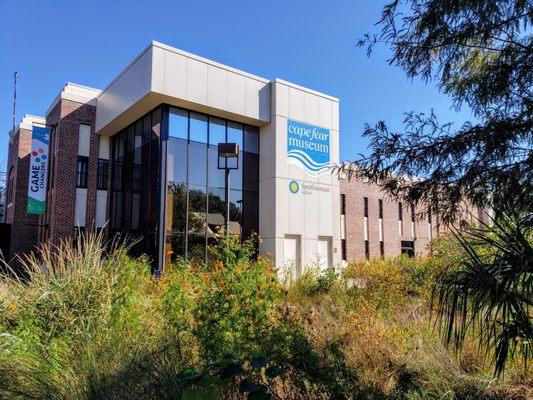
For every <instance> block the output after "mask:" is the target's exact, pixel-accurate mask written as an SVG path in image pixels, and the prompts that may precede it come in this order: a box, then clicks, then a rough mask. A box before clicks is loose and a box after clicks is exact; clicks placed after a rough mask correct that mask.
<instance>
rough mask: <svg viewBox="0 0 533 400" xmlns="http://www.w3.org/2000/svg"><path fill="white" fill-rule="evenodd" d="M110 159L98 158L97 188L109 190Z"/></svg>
mask: <svg viewBox="0 0 533 400" xmlns="http://www.w3.org/2000/svg"><path fill="white" fill-rule="evenodd" d="M108 175H109V160H106V159H105V158H99V159H98V167H97V178H96V190H107V189H108V188H109V179H108V178H109V177H108Z"/></svg>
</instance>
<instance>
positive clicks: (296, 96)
mask: <svg viewBox="0 0 533 400" xmlns="http://www.w3.org/2000/svg"><path fill="white" fill-rule="evenodd" d="M304 96H305V93H304V92H303V91H301V90H298V89H294V88H292V87H291V88H289V118H290V119H294V120H297V121H305V103H304V101H305V100H304Z"/></svg>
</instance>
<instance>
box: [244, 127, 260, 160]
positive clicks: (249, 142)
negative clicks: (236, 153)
mask: <svg viewBox="0 0 533 400" xmlns="http://www.w3.org/2000/svg"><path fill="white" fill-rule="evenodd" d="M244 151H246V152H248V153H255V154H259V128H257V127H256V126H245V127H244Z"/></svg>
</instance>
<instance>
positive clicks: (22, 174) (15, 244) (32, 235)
mask: <svg viewBox="0 0 533 400" xmlns="http://www.w3.org/2000/svg"><path fill="white" fill-rule="evenodd" d="M31 138H32V131H31V127H28V128H22V127H21V128H19V129H17V130H16V131H15V133H14V134H13V135H12V137H11V138H10V143H9V153H8V162H7V179H8V181H7V185H8V187H7V190H8V196H9V197H10V199H11V200H12V201H9V199H8V203H7V207H6V223H8V224H11V243H10V254H9V259H10V260H11V262H10V263H11V264H12V265H13V266H15V267H16V266H17V265H18V262H17V260H16V257H17V256H22V255H23V254H25V253H29V252H30V251H32V250H33V249H34V248H35V246H36V245H37V243H38V240H37V230H38V227H37V225H38V223H39V218H38V216H36V215H30V214H27V213H26V203H27V201H28V179H29V168H30V152H31ZM11 185H12V186H11ZM10 192H12V194H9V193H10Z"/></svg>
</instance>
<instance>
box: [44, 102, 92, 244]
mask: <svg viewBox="0 0 533 400" xmlns="http://www.w3.org/2000/svg"><path fill="white" fill-rule="evenodd" d="M95 119H96V107H94V106H92V105H89V104H81V103H77V102H75V101H70V100H66V99H60V100H59V102H58V103H57V104H56V105H55V107H54V108H53V109H52V110H51V111H50V112H49V113H48V115H47V116H46V123H47V124H49V125H52V126H56V127H55V129H54V131H53V133H52V138H51V147H50V162H51V169H50V181H49V184H48V188H49V189H48V194H47V199H48V201H47V210H46V216H45V224H46V226H47V228H43V229H42V232H41V235H40V237H41V240H50V243H51V244H52V245H58V244H59V243H60V242H61V241H62V240H65V239H69V238H72V237H73V235H74V232H75V228H74V220H75V209H76V172H77V164H78V141H79V127H80V125H81V124H83V125H89V126H91V138H90V156H89V170H88V179H87V214H86V226H87V227H88V228H89V227H92V226H94V219H95V215H96V179H97V166H98V138H97V135H96V133H95V128H94V124H95Z"/></svg>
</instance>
